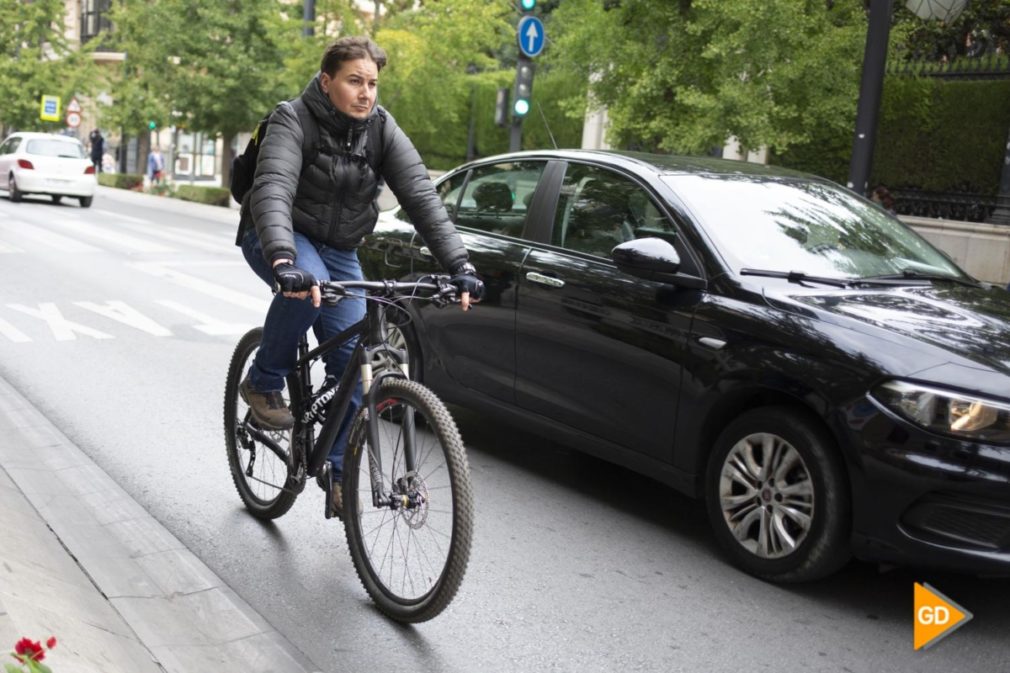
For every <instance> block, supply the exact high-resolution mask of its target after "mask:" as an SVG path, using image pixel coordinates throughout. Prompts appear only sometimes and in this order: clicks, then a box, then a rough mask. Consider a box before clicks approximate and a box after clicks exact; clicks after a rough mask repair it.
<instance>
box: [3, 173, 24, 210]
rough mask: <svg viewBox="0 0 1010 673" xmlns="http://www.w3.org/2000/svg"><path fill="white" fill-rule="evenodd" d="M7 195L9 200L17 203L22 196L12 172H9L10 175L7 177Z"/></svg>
mask: <svg viewBox="0 0 1010 673" xmlns="http://www.w3.org/2000/svg"><path fill="white" fill-rule="evenodd" d="M7 195H8V196H9V197H10V200H11V201H12V202H14V203H19V202H20V201H21V199H22V198H23V197H24V195H23V194H22V193H21V190H20V189H18V183H17V181H16V180H15V179H14V174H13V173H11V174H10V176H9V177H8V178H7Z"/></svg>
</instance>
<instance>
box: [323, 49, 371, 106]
mask: <svg viewBox="0 0 1010 673" xmlns="http://www.w3.org/2000/svg"><path fill="white" fill-rule="evenodd" d="M319 83H320V85H321V86H322V88H323V93H324V94H326V97H327V98H329V99H330V102H331V103H333V107H335V108H337V109H338V110H340V111H341V112H343V113H344V114H345V115H347V116H348V117H353V118H355V119H365V118H366V117H368V115H369V113H371V111H372V106H374V105H375V96H376V94H377V93H378V91H379V68H378V66H376V65H375V61H373V60H371V59H368V58H359V59H356V60H354V61H344V62H343V64H342V65H341V66H340V69H339V70H337V72H336V73H335V74H334V75H333V77H330V76H329V75H327V74H326V73H325V72H324V73H323V74H322V76H321V77H320V78H319Z"/></svg>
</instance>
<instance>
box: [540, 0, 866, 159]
mask: <svg viewBox="0 0 1010 673" xmlns="http://www.w3.org/2000/svg"><path fill="white" fill-rule="evenodd" d="M552 31H553V32H554V34H555V37H554V44H553V48H552V49H551V51H550V54H549V58H550V60H551V62H552V64H553V65H554V66H555V67H559V68H565V69H567V70H568V71H569V72H571V75H572V76H573V77H581V78H583V80H584V81H586V82H590V84H589V88H590V90H591V92H592V95H593V97H594V100H595V101H597V102H598V103H599V104H602V105H605V106H607V108H608V112H609V116H610V122H611V135H612V138H611V140H612V142H614V143H615V144H617V145H622V146H628V147H636V148H640V149H647V150H665V151H675V152H681V153H705V152H707V151H709V150H710V149H712V148H713V147H721V146H722V145H723V144H724V142H725V140H726V138H727V137H729V136H736V137H737V138H738V139H739V140H740V142H741V144H742V145H743V146H744V147H746V148H750V149H754V148H757V147H760V146H770V147H771V148H773V149H784V148H786V147H789V146H790V145H793V144H802V143H805V142H808V141H809V140H810V139H811V138H812V137H813V135H814V132H815V131H817V130H818V129H821V128H823V127H824V126H830V127H838V128H851V125H852V123H853V119H854V115H855V100H856V96H857V92H858V83H859V70H858V68H859V64H860V62H861V54H862V47H863V40H864V36H865V31H866V18H865V14H864V13H863V10H862V7H861V6H854V3H825V2H813V1H812V0H808V1H805V2H801V1H799V0H735V1H734V2H725V1H724V0H676V1H673V0H671V1H670V2H662V3H660V2H650V1H647V0H566V1H565V2H563V3H561V4H560V6H559V7H558V9H557V10H556V11H555V12H554V21H553V23H552Z"/></svg>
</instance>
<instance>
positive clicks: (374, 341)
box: [291, 297, 416, 507]
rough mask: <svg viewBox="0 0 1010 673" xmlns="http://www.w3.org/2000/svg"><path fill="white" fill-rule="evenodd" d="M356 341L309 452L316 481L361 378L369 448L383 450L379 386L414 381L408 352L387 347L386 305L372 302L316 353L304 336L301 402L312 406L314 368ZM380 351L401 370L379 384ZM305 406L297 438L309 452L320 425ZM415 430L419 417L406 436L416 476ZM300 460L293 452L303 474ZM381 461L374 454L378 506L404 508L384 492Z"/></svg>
mask: <svg viewBox="0 0 1010 673" xmlns="http://www.w3.org/2000/svg"><path fill="white" fill-rule="evenodd" d="M354 298H355V297H349V298H348V299H354ZM342 301H347V299H343V300H342ZM355 337H357V343H356V344H355V346H354V350H353V351H352V353H351V357H350V358H349V360H348V365H347V367H346V369H345V370H344V373H343V374H342V375H341V377H340V382H339V384H338V388H337V393H336V394H335V395H334V396H333V398H332V399H331V400H330V401H329V402H327V404H326V419H325V420H324V421H323V424H322V427H321V428H320V429H319V433H318V436H317V437H316V440H315V442H314V443H312V446H311V449H309V450H308V451H306V454H305V463H306V465H305V467H306V473H307V476H310V477H314V476H316V475H317V474H319V472H320V470H321V469H322V468H323V465H324V463H325V462H326V460H327V456H328V455H329V452H330V448H331V447H332V446H333V443H334V442H335V441H336V438H337V434H338V433H339V431H340V426H341V425H342V423H343V422H344V418H345V417H346V416H347V412H348V409H349V408H350V405H351V397H352V395H353V393H354V389H355V388H356V387H357V381H356V380H355V379H357V378H359V377H360V380H361V385H362V406H363V407H364V408H366V409H367V410H368V416H367V418H368V423H367V426H366V436H367V438H368V445H369V446H377V445H378V444H377V443H376V441H375V440H376V438H377V437H378V434H379V428H378V416H377V414H376V405H377V404H378V402H379V400H378V391H379V385H378V384H379V383H380V382H381V381H382V379H384V378H386V377H389V376H394V377H404V378H409V371H408V365H407V353H406V352H404V351H403V350H400V349H397V348H392V347H390V346H389V344H388V343H387V342H386V338H387V336H386V321H385V306H383V305H382V304H381V303H380V302H376V301H366V309H365V317H364V318H362V319H361V320H359V321H358V322H356V323H355V324H354V325H351V326H350V327H348V328H347V329H345V330H343V331H342V332H340V333H339V334H337V335H335V336H333V337H331V338H329V339H327V340H326V341H324V342H323V343H321V344H319V345H318V346H316V347H315V348H313V349H311V350H309V348H308V339H307V338H306V337H304V336H303V337H302V339H301V341H300V342H299V346H298V359H297V361H296V363H295V368H294V371H295V372H297V376H298V385H299V386H300V389H299V393H300V396H299V397H300V399H301V400H303V401H307V400H308V399H309V398H311V396H312V379H311V371H310V370H311V365H312V363H313V362H315V361H317V360H319V359H321V358H322V357H324V356H325V355H327V354H328V353H330V352H331V351H333V350H335V349H337V348H339V347H341V346H343V345H344V344H346V343H347V342H349V341H350V340H351V339H354V338H355ZM379 352H382V353H384V354H387V355H391V356H392V357H393V359H394V360H395V361H396V363H397V364H398V365H399V369H398V370H395V371H394V370H389V369H387V370H385V371H383V372H381V373H380V374H379V377H378V379H375V378H374V376H373V371H372V369H373V368H372V362H373V359H374V357H375V354H376V353H379ZM354 363H357V365H358V366H357V367H354V366H352V365H353V364H354ZM299 407H300V408H298V409H296V410H295V412H296V416H295V430H294V435H293V438H294V437H297V442H298V444H299V446H300V447H302V448H303V449H304V448H305V447H306V446H307V445H308V444H309V443H310V442H311V436H312V426H313V425H314V421H311V420H310V421H309V422H308V423H305V422H304V420H303V416H304V412H305V408H304V402H303V404H300V405H299ZM414 430H415V428H414V425H413V417H407V418H405V419H404V434H403V436H404V459H405V461H406V466H407V470H408V472H407V473H408V474H411V473H413V472H414V470H415V467H416V465H415V461H414ZM298 455H299V452H296V451H292V452H291V457H292V460H294V461H295V465H294V467H295V468H296V470H294V471H293V472H295V473H298V472H300V470H297V468H298V467H300V466H299V465H298V462H300V461H299V458H298V457H296V456H298ZM381 460H382V458H381V456H380V455H379V454H378V453H377V452H375V451H369V452H368V464H369V478H370V480H371V485H372V501H373V505H374V506H376V507H380V506H383V505H386V506H393V507H395V506H397V504H399V503H398V502H397V498H395V497H394V496H392V495H391V494H389V493H385V492H384V491H383V488H382V465H381ZM302 481H303V482H304V479H302Z"/></svg>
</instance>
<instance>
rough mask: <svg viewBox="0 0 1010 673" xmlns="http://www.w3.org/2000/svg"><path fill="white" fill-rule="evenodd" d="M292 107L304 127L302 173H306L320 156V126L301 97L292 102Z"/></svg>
mask: <svg viewBox="0 0 1010 673" xmlns="http://www.w3.org/2000/svg"><path fill="white" fill-rule="evenodd" d="M291 107H293V108H294V109H295V112H296V113H297V114H298V121H299V123H301V125H302V171H304V170H305V167H306V166H308V165H309V164H311V163H313V162H314V161H315V160H316V157H318V156H319V126H318V125H317V124H316V119H315V117H313V116H312V112H311V111H310V110H309V108H308V107H307V106H306V105H305V101H303V100H302V99H301V97H300V96H299V97H298V98H296V99H294V100H293V101H291Z"/></svg>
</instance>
